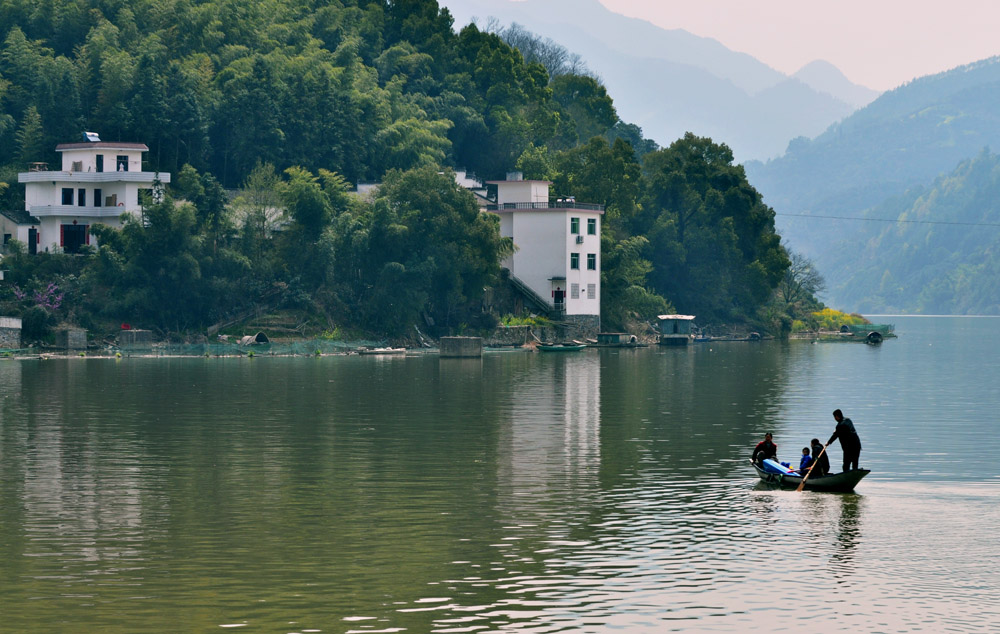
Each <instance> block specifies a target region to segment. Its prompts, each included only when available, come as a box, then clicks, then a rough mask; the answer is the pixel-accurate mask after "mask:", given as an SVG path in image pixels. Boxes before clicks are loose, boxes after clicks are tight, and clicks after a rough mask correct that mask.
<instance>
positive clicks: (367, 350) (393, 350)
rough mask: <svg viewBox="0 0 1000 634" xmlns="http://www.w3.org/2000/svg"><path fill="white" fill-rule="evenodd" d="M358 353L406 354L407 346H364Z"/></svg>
mask: <svg viewBox="0 0 1000 634" xmlns="http://www.w3.org/2000/svg"><path fill="white" fill-rule="evenodd" d="M358 354H406V348H362V349H361V350H358Z"/></svg>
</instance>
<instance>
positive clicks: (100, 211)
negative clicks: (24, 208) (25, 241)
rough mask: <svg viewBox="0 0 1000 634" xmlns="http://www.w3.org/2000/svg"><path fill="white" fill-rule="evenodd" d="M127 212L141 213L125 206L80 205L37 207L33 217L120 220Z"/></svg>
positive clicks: (32, 209) (33, 210)
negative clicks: (119, 217)
mask: <svg viewBox="0 0 1000 634" xmlns="http://www.w3.org/2000/svg"><path fill="white" fill-rule="evenodd" d="M125 211H131V212H134V213H139V210H138V209H135V210H131V209H129V210H126V209H125V207H124V206H115V207H91V206H86V207H80V206H79V205H35V206H33V207H32V208H31V215H32V216H35V217H36V218H47V217H51V216H72V217H74V218H118V216H120V215H122V213H123V212H125Z"/></svg>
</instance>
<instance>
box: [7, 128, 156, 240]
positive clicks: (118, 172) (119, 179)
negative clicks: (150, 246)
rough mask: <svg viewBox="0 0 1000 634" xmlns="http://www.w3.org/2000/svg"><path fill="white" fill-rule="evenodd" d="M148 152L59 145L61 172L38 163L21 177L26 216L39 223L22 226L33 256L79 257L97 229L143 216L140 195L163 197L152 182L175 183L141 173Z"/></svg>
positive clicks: (123, 146)
mask: <svg viewBox="0 0 1000 634" xmlns="http://www.w3.org/2000/svg"><path fill="white" fill-rule="evenodd" d="M86 138H91V139H97V135H94V134H92V133H91V134H88V135H87V137H86ZM148 150H149V148H148V147H146V146H145V145H144V144H142V143H116V142H107V141H100V140H94V141H86V142H83V143H63V144H60V145H58V146H56V151H57V152H59V153H61V154H62V169H61V170H59V171H53V170H49V169H48V166H47V165H45V164H44V163H33V164H32V165H31V167H30V169H29V171H27V172H21V173H19V174H18V175H17V181H18V182H19V183H24V203H25V211H27V212H28V214H29V216H31V217H32V219H33V220H34V219H37V221H38V222H37V224H36V223H33V222H31V223H27V222H26V223H20V224H18V227H17V233H18V235H17V239H18V240H19V241H21V242H24V243H25V244H26V245H27V246H28V252H29V253H36V252H38V251H46V250H47V251H53V252H65V253H75V252H77V251H78V250H79V249H80V247H81V246H83V245H87V244H94V240H93V238H92V237H91V235H90V226H91V225H92V224H94V223H101V224H105V225H109V226H112V227H120V226H121V220H120V216H121V215H122V214H123V213H130V214H137V215H138V214H141V213H142V204H141V202H140V192H143V191H145V192H147V193H149V194H151V195H154V196H158V195H159V194H160V193H161V192H153V182H154V181H155V180H156V179H157V178H158V179H159V181H160V182H161V183H164V184H165V183H169V182H170V174H169V173H162V174H157V173H155V172H144V171H142V153H143V152H146V151H148Z"/></svg>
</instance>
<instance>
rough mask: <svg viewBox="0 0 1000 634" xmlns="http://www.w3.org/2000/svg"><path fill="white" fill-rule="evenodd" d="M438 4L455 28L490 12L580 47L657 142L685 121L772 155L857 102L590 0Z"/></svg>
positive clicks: (744, 155) (743, 156)
mask: <svg viewBox="0 0 1000 634" xmlns="http://www.w3.org/2000/svg"><path fill="white" fill-rule="evenodd" d="M442 4H443V5H444V6H447V7H448V9H449V12H451V14H452V15H453V17H454V18H455V26H456V28H461V26H462V25H463V24H465V23H467V22H469V21H471V20H473V19H474V18H475V19H477V20H478V21H479V22H480V24H482V23H483V22H484V21H485V20H486V19H487V18H490V17H493V18H495V19H497V20H498V21H500V22H502V23H506V24H510V23H514V22H516V23H518V24H519V25H521V26H522V27H524V28H525V29H527V30H529V31H531V32H533V33H535V34H536V35H539V36H542V37H548V38H549V39H552V40H553V41H555V42H557V43H558V44H560V45H562V46H564V47H565V48H567V49H568V50H569V51H570V52H573V53H580V54H585V58H584V59H585V62H586V63H587V65H588V67H589V68H590V69H591V70H592V71H593V72H594V73H595V74H596V75H597V76H599V77H601V78H602V80H603V81H604V83H605V85H606V86H607V89H608V92H609V93H610V94H611V95H612V97H613V98H614V99H615V105H616V108H617V109H618V111H619V114H620V116H621V118H622V119H623V120H625V121H628V122H629V123H635V124H637V125H639V126H641V127H642V128H643V131H644V133H645V136H647V137H649V138H652V139H654V140H656V141H657V142H658V143H660V144H661V145H667V144H669V143H671V142H672V141H674V140H675V139H677V138H679V137H680V136H682V135H683V133H684V132H688V131H690V132H694V133H696V134H699V135H703V136H710V137H712V138H713V139H715V140H717V141H719V142H722V143H726V144H727V145H729V146H730V147H731V148H732V150H733V153H734V155H735V156H736V158H737V160H739V161H743V160H749V159H754V158H756V159H768V158H774V157H777V156H779V155H781V153H782V152H784V150H785V149H786V147H787V145H788V142H789V141H790V140H792V139H794V138H796V137H800V136H810V137H811V136H815V135H818V134H820V133H821V132H822V131H823V130H825V129H826V128H827V127H828V126H830V125H831V124H833V123H834V122H836V121H838V120H840V119H842V118H843V117H845V116H847V115H849V114H850V113H851V112H853V111H854V109H855V106H852V105H851V104H850V103H849V102H848V101H846V100H844V99H840V98H838V97H836V96H834V95H830V94H824V93H823V92H822V91H817V90H815V89H814V88H813V87H810V86H809V84H808V83H807V82H800V83H801V86H799V87H796V88H795V89H794V90H793V89H791V88H789V87H788V86H789V85H788V84H787V82H789V81H790V80H795V81H800V80H797V79H796V78H794V77H789V76H787V75H785V74H783V73H781V72H779V71H777V70H775V69H773V68H771V67H770V66H768V65H766V64H764V63H763V62H761V61H759V60H757V59H755V58H753V57H752V56H750V55H748V54H746V53H741V52H737V51H732V50H730V49H728V48H726V47H725V46H724V45H723V44H722V43H720V42H719V41H718V40H715V39H712V38H705V37H701V36H697V35H694V34H692V33H689V32H687V31H684V30H682V29H663V28H661V27H659V26H656V25H654V24H652V23H650V22H648V21H645V20H641V19H639V18H630V17H626V16H623V15H621V14H617V13H614V12H612V11H610V10H609V9H607V8H606V7H604V6H603V5H601V4H600V3H599V2H598V1H597V0H572V1H571V0H525V1H523V2H510V1H503V2H486V1H484V0H445V1H444V2H443V3H442ZM636 69H642V72H641V73H636V72H635V71H636ZM637 75H638V76H637ZM725 84H728V85H729V86H725ZM782 84H785V88H784V89H783V92H782V91H781V90H779V91H778V92H779V93H781V94H783V95H784V100H773V99H769V97H770V96H771V95H772V94H775V93H773V92H769V91H770V90H771V89H773V88H775V87H776V86H780V85H782ZM650 104H653V105H654V107H651V106H650ZM709 113H713V114H711V116H709Z"/></svg>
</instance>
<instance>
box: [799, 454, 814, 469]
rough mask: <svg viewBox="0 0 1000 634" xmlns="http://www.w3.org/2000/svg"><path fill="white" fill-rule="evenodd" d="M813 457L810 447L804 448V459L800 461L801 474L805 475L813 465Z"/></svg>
mask: <svg viewBox="0 0 1000 634" xmlns="http://www.w3.org/2000/svg"><path fill="white" fill-rule="evenodd" d="M812 461H813V459H812V456H810V455H809V447H803V448H802V457H801V458H800V459H799V473H801V474H802V475H805V473H806V471H808V469H809V465H811V464H812Z"/></svg>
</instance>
